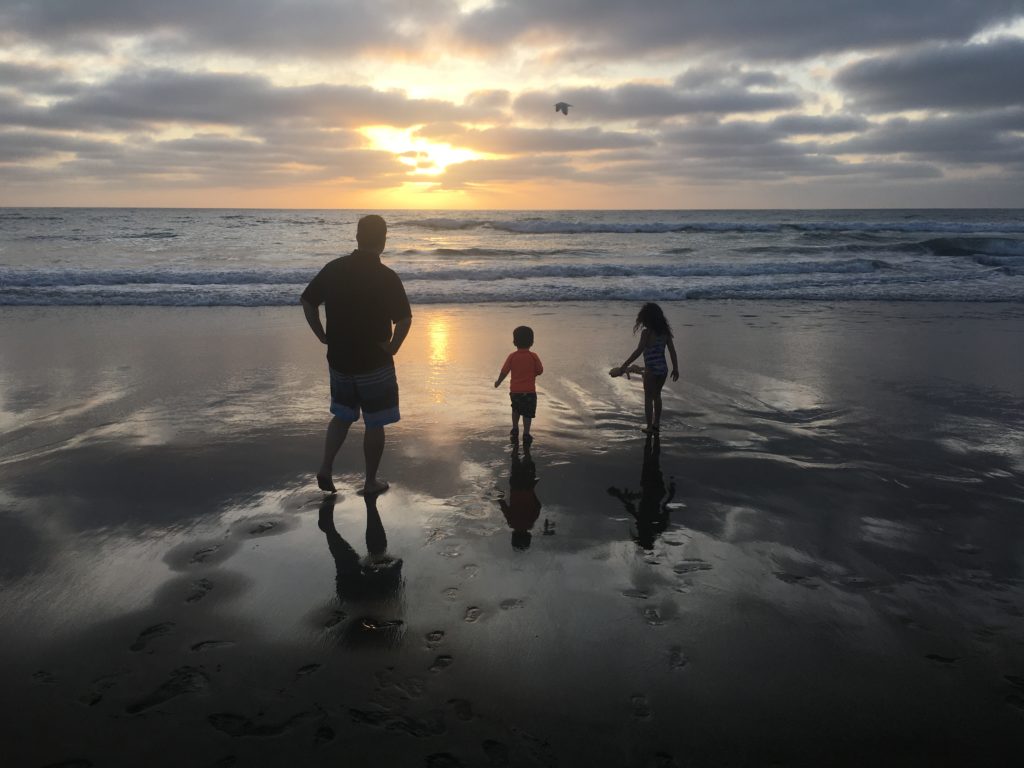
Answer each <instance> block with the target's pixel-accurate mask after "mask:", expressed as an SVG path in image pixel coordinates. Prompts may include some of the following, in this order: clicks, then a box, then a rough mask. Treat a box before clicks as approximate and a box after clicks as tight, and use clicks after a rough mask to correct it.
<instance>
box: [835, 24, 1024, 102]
mask: <svg viewBox="0 0 1024 768" xmlns="http://www.w3.org/2000/svg"><path fill="white" fill-rule="evenodd" d="M836 84H837V85H838V86H839V87H840V88H842V89H843V90H844V91H846V92H847V93H848V94H849V95H850V96H851V97H852V98H853V100H854V102H855V103H856V104H857V106H859V107H860V108H862V109H867V110H870V111H873V112H899V111H903V110H912V109H943V110H947V109H953V110H959V109H975V108H991V107H1004V106H1013V105H1017V106H1020V105H1024V40H1020V39H1017V38H1009V39H1001V40H996V41H994V42H991V43H988V44H985V45H981V44H973V45H943V46H938V47H929V48H925V49H923V50H915V51H911V52H908V53H897V54H892V55H889V56H884V57H879V58H871V59H867V60H865V61H861V62H858V63H856V64H852V65H850V66H848V67H846V68H844V69H843V70H841V71H840V72H839V74H838V75H837V76H836Z"/></svg>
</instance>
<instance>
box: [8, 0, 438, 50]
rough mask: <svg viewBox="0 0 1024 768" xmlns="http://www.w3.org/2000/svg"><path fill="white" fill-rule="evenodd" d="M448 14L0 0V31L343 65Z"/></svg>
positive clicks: (395, 3) (351, 7)
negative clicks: (134, 40) (144, 41)
mask: <svg viewBox="0 0 1024 768" xmlns="http://www.w3.org/2000/svg"><path fill="white" fill-rule="evenodd" d="M454 8H455V5H454V3H453V2H451V0H374V2H368V1H367V0H216V2H210V0H173V2H171V1H170V0H32V2H24V1H23V0H0V29H5V30H6V34H7V37H9V38H14V39H22V40H32V41H36V42H41V43H44V44H48V45H52V46H54V47H58V46H60V47H67V46H68V45H69V44H74V43H79V44H83V45H95V44H96V42H97V41H103V40H109V39H112V38H116V37H128V36H131V37H140V36H141V37H146V38H150V39H152V40H159V41H160V42H162V43H163V44H164V45H167V46H170V47H177V48H180V49H188V50H206V51H231V52H236V53H245V54H251V55H258V56H261V57H266V56H274V57H289V56H290V57H296V56H297V57H303V58H305V57H312V58H322V57H328V58H339V59H344V58H351V57H353V56H355V55H358V54H361V53H363V52H365V51H367V50H371V49H386V48H391V47H396V46H403V47H415V45H416V43H417V41H418V40H419V39H421V37H422V32H423V29H424V28H425V27H427V26H429V25H431V24H433V23H434V20H436V19H439V18H440V19H443V18H446V17H450V15H451V14H452V13H454ZM0 34H2V33H0Z"/></svg>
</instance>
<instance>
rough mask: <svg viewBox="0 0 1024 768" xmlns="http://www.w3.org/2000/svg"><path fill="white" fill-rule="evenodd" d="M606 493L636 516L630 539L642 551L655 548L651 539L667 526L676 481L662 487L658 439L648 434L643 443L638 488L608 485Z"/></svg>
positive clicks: (662, 531) (663, 483)
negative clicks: (632, 535)
mask: <svg viewBox="0 0 1024 768" xmlns="http://www.w3.org/2000/svg"><path fill="white" fill-rule="evenodd" d="M608 493H609V494H610V495H612V496H614V497H615V498H617V499H618V500H619V501H621V502H622V503H623V504H624V505H625V507H626V509H627V510H628V511H629V513H630V514H631V515H633V517H635V518H636V536H634V537H633V540H634V541H635V542H636V543H637V544H638V545H639V546H640V547H641V548H642V549H645V550H649V549H653V548H654V540H655V539H656V538H657V537H658V535H659V534H661V533H664V532H665V529H666V528H668V515H669V504H670V503H671V502H672V499H673V497H674V496H675V494H676V484H675V481H671V482H670V483H669V485H668V487H667V488H666V487H665V478H664V476H663V475H662V473H661V440H660V439H659V438H658V436H657V435H653V436H652V435H648V436H647V441H646V442H645V443H644V462H643V465H642V467H641V470H640V490H639V491H631V490H629V489H628V488H623V489H621V490H620V489H618V488H616V487H614V486H613V487H611V488H609V489H608Z"/></svg>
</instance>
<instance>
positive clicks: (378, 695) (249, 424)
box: [0, 301, 1024, 766]
mask: <svg viewBox="0 0 1024 768" xmlns="http://www.w3.org/2000/svg"><path fill="white" fill-rule="evenodd" d="M636 307H637V305H636V304H635V303H632V302H618V303H614V304H602V305H600V306H595V305H593V304H590V303H587V304H585V305H582V306H580V305H568V304H554V305H544V306H538V305H533V304H531V305H525V306H514V305H502V306H497V305H487V306H480V305H453V306H441V305H430V306H420V307H414V313H415V315H414V324H413V331H412V334H411V335H410V337H409V340H408V341H407V347H403V350H402V352H401V353H400V354H399V357H398V360H397V367H398V376H399V384H400V387H401V392H402V410H403V420H402V422H401V423H400V424H399V425H396V427H395V428H394V429H393V430H390V431H389V434H388V440H389V441H388V447H387V448H386V451H385V457H384V463H383V467H382V473H383V476H384V477H385V478H387V479H388V480H390V482H391V484H392V488H391V490H389V491H388V492H387V493H385V494H383V495H382V496H380V497H379V499H378V500H377V504H376V507H377V509H376V514H379V520H380V523H381V527H383V529H384V531H385V535H386V539H387V546H386V550H387V552H388V554H389V556H390V558H391V559H390V560H382V559H379V558H378V557H371V556H369V552H370V551H371V550H372V551H378V550H379V544H378V543H375V542H379V532H377V528H376V525H375V524H373V525H370V527H369V528H368V526H367V522H368V520H369V521H370V522H371V523H373V520H374V519H375V518H374V516H373V513H372V512H371V514H370V517H369V518H368V509H367V505H366V502H365V501H364V500H363V499H362V498H360V497H358V496H356V495H355V493H354V491H355V488H356V487H357V485H358V481H359V472H358V467H359V464H360V445H359V439H358V431H360V428H359V427H355V428H354V433H353V437H352V438H350V440H349V442H348V443H346V445H345V447H344V448H343V449H342V453H341V455H340V456H339V462H338V465H337V466H338V472H337V474H336V482H340V483H341V484H342V485H340V486H339V487H340V489H341V491H342V493H341V495H340V497H339V499H338V500H337V502H336V503H335V504H334V506H333V509H331V510H330V513H327V512H325V511H324V509H323V508H322V507H323V505H322V495H321V494H319V493H318V492H316V490H315V486H314V485H313V480H312V472H313V470H314V469H315V464H316V458H317V456H318V451H319V446H320V440H321V439H322V430H323V427H324V425H325V423H326V387H327V385H326V377H325V373H324V371H325V363H324V361H323V358H322V349H318V348H317V345H316V342H315V340H314V339H312V337H311V336H310V334H309V332H308V329H306V328H305V325H304V322H303V320H302V315H301V309H300V308H299V307H298V306H296V307H295V308H290V307H288V308H270V309H260V310H257V311H256V312H254V311H253V310H252V309H250V308H216V309H214V310H207V311H204V312H200V313H197V312H196V308H189V309H186V310H182V309H178V308H150V307H147V308H144V309H140V310H131V311H125V310H124V309H123V308H117V311H112V310H113V308H103V309H100V311H95V310H94V309H93V308H61V309H60V310H58V311H52V310H47V311H43V312H28V313H26V312H25V311H24V310H22V309H18V310H11V309H9V308H4V309H2V310H0V317H2V318H4V321H5V322H4V323H2V324H0V356H2V358H3V359H4V360H5V361H9V364H7V365H5V366H4V369H3V370H2V371H0V431H2V432H3V434H4V436H5V440H4V441H3V446H2V448H0V487H2V488H3V489H4V491H3V492H2V495H0V526H2V528H0V531H2V533H3V538H2V540H3V542H4V553H3V558H2V562H3V563H4V566H3V571H2V572H0V587H2V589H0V607H2V609H3V610H2V613H0V615H2V616H3V617H4V618H3V619H2V623H3V629H4V633H3V637H4V640H3V645H2V652H0V669H2V671H3V672H4V674H5V679H7V680H9V681H10V684H9V685H8V686H7V688H6V689H5V691H4V693H3V694H0V706H2V709H3V710H4V711H5V712H7V713H9V714H8V715H7V716H6V718H7V720H8V722H9V724H11V725H12V726H13V730H12V731H11V732H18V733H20V734H22V737H21V738H19V739H18V740H17V742H16V743H13V744H5V745H4V746H5V751H6V752H7V753H8V754H10V755H12V758H11V759H12V760H14V762H15V764H17V763H18V761H19V760H20V761H21V762H22V763H24V764H29V765H46V764H50V763H56V762H59V761H62V760H72V759H79V760H88V761H91V762H93V763H94V764H97V765H137V764H139V762H140V761H141V760H147V761H148V762H150V763H151V764H153V765H180V764H196V765H217V764H220V765H228V764H237V765H249V764H252V765H261V764H266V765H270V764H275V763H276V762H279V761H282V760H286V759H290V760H291V761H295V760H299V761H303V760H304V761H306V762H318V761H324V760H334V761H336V760H340V759H349V760H351V759H352V757H353V755H356V754H363V755H374V756H375V761H384V762H385V763H389V762H390V763H391V764H432V765H433V764H436V765H477V764H479V765H500V764H501V761H502V760H505V761H506V763H507V764H512V765H519V764H527V765H529V764H540V765H545V764H548V765H550V764H556V763H557V764H571V763H572V762H573V761H575V760H584V761H588V762H589V763H590V764H595V765H630V766H632V765H637V766H644V765H651V764H655V765H671V764H673V761H674V764H678V765H683V764H697V765H721V764H743V763H747V764H749V763H751V762H754V763H756V762H763V761H764V760H765V756H766V755H769V756H772V759H776V760H779V761H782V762H787V763H790V764H797V765H803V764H806V765H812V764H822V763H829V764H836V765H841V764H847V765H856V764H864V763H865V762H876V763H898V764H904V765H915V764H921V765H924V764H929V763H934V762H935V761H936V760H939V761H943V760H945V761H948V760H951V759H952V760H956V759H959V758H964V759H967V758H968V757H969V756H970V757H971V759H978V758H979V757H980V758H981V759H982V760H984V759H993V760H994V759H998V758H999V757H1001V756H1002V755H1003V754H1005V753H1006V752H1005V750H1007V749H1020V748H1021V747H1022V746H1024V733H1022V730H1021V729H1020V727H1019V725H1020V717H1021V712H1022V711H1024V689H1021V688H1020V687H1019V686H1018V684H1017V683H1016V682H1014V681H1018V680H1022V679H1024V651H1022V648H1024V579H1022V573H1021V571H1022V563H1021V561H1020V557H1019V554H1018V553H1019V552H1020V551H1021V544H1022V542H1024V524H1022V522H1021V521H1020V520H1019V519H1018V518H1019V515H1017V514H1015V510H1016V508H1017V506H1018V504H1019V501H1020V500H1021V499H1022V498H1024V466H1022V465H1021V463H1020V456H1021V455H1024V452H1022V450H1021V447H1022V442H1021V441H1022V435H1024V422H1022V416H1021V414H1022V413H1024V409H1022V408H1021V405H1022V404H1024V362H1022V361H1021V360H1020V356H1019V354H1014V351H1015V350H1016V346H1017V339H1018V338H1019V335H1020V331H1021V330H1022V329H1024V312H1016V311H1015V312H1005V311H1003V310H1004V307H1005V305H1000V306H999V307H984V308H982V309H980V310H979V309H978V307H977V305H968V306H963V305H955V306H954V308H956V309H958V310H959V311H958V312H957V313H956V314H955V316H952V317H951V316H950V315H951V314H952V313H950V312H946V313H945V315H944V314H943V313H942V312H939V311H936V305H929V307H928V308H927V309H926V308H923V307H920V305H917V304H915V305H914V308H910V309H908V307H907V306H906V305H905V304H897V305H895V306H894V305H892V304H887V303H886V304H880V305H876V306H873V307H868V308H866V309H867V310H869V311H865V309H855V308H851V307H847V306H844V307H840V308H838V309H836V308H835V307H829V306H814V307H808V306H806V305H805V304H804V305H803V306H801V305H800V303H793V304H788V303H787V304H786V305H785V306H779V305H778V303H773V304H772V305H770V306H769V305H768V303H767V302H760V301H759V302H748V303H744V304H742V305H740V304H739V303H738V302H721V303H719V304H718V305H717V306H715V307H713V308H712V307H709V305H707V304H703V303H702V304H701V305H700V306H698V307H694V306H693V305H692V304H686V303H683V304H675V303H672V304H669V303H666V309H667V310H668V312H667V313H668V315H669V319H670V321H672V323H673V327H674V329H675V332H676V338H677V348H678V350H679V354H680V362H681V369H682V376H681V379H680V382H679V384H678V385H676V386H674V387H673V386H672V385H671V384H669V385H666V393H665V394H666V403H665V420H666V423H665V424H664V426H663V431H664V434H663V435H662V439H661V444H660V451H659V453H658V454H657V456H652V455H651V453H652V452H651V450H650V449H648V446H647V444H646V442H645V440H644V437H643V436H642V435H641V434H640V433H639V431H638V427H639V426H640V422H641V420H642V413H641V412H640V410H639V407H638V404H639V402H640V396H639V386H638V385H639V382H636V381H633V382H625V381H623V380H621V379H616V380H613V379H610V378H609V377H608V376H607V370H608V367H609V366H610V365H612V364H617V363H618V362H621V359H622V358H623V357H624V356H625V354H627V353H628V352H629V350H630V349H631V346H632V344H633V343H635V341H634V337H633V336H632V335H631V326H632V318H633V315H635V311H636ZM861 307H863V305H861ZM709 308H710V309H713V310H714V311H710V312H709V311H708V310H709ZM154 310H156V311H154ZM755 310H756V311H755ZM716 315H717V316H716ZM747 315H756V317H749V316H747ZM524 316H525V317H526V318H527V319H528V322H529V324H531V325H532V326H533V327H534V329H535V332H536V337H537V342H536V345H535V347H534V349H535V351H537V352H538V354H539V355H540V356H541V359H542V360H543V361H544V365H545V369H546V373H545V374H544V376H542V377H541V378H540V379H538V388H539V390H540V393H541V402H540V406H539V408H538V418H537V420H536V422H535V427H534V432H535V436H536V437H535V443H534V446H533V449H532V451H531V459H532V463H533V465H534V467H533V470H532V471H533V472H534V473H535V476H536V478H538V480H537V482H536V485H535V487H534V489H533V490H534V493H535V495H536V498H537V500H538V501H539V503H540V505H541V507H540V510H539V514H538V515H537V516H536V519H535V520H534V521H533V522H532V528H530V529H528V530H529V532H530V534H531V536H530V542H529V546H527V547H519V548H517V547H516V546H515V543H514V541H513V533H514V529H513V528H512V527H511V525H512V524H513V523H515V524H520V525H521V526H522V525H525V523H522V522H521V521H522V520H523V518H519V517H516V516H515V515H511V516H509V515H506V514H505V513H504V512H503V509H502V506H501V502H502V501H505V502H506V504H507V503H508V502H509V501H510V500H511V499H512V498H513V496H512V492H513V491H514V490H516V489H515V488H514V487H513V486H512V484H513V481H514V482H516V483H520V485H519V487H520V488H521V487H522V486H521V481H522V473H523V471H524V468H523V466H522V460H523V457H522V455H521V454H520V457H519V458H520V464H519V466H518V467H517V466H516V463H515V461H514V460H513V458H512V453H511V449H510V446H509V444H508V437H507V424H506V423H505V422H506V421H507V408H508V405H507V393H506V392H504V391H496V390H494V388H493V386H492V385H491V384H492V382H493V379H494V376H495V375H496V372H497V369H498V367H500V364H501V361H502V360H503V359H504V357H505V355H506V354H507V352H508V351H509V348H510V346H511V329H512V328H513V327H514V325H516V324H518V321H519V320H521V319H522V318H523V317H524ZM211 318H215V319H216V322H214V323H211V322H210V321H211ZM8 321H10V322H8ZM527 472H528V470H527ZM517 473H519V474H517ZM611 491H614V493H613V492H611ZM525 519H529V514H526V518H525ZM332 521H333V526H334V530H333V532H332V531H331V522H332ZM516 521H520V522H516ZM335 533H336V534H337V537H335ZM521 538H522V537H520V543H521ZM399 561H400V563H399ZM231 760H233V761H234V762H231ZM430 760H434V763H430V762H429V761H430ZM444 760H447V761H448V762H447V763H446V762H444ZM659 760H660V761H661V762H660V763H659V762H657V761H659Z"/></svg>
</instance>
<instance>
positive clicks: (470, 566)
mask: <svg viewBox="0 0 1024 768" xmlns="http://www.w3.org/2000/svg"><path fill="white" fill-rule="evenodd" d="M478 573H480V566H479V565H476V564H475V563H467V564H466V565H464V566H462V575H463V576H465V577H466V578H467V579H475V578H476V575H477V574H478Z"/></svg>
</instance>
